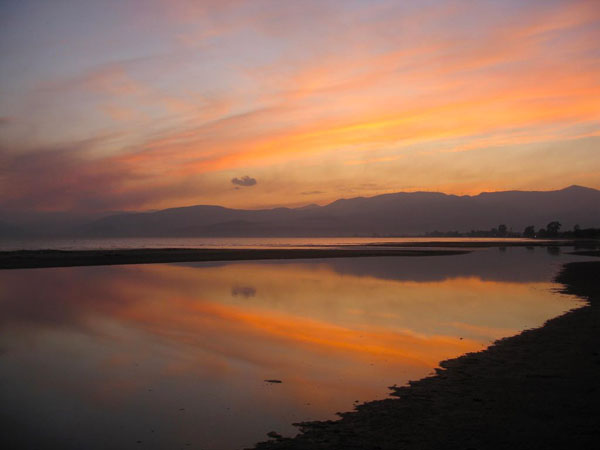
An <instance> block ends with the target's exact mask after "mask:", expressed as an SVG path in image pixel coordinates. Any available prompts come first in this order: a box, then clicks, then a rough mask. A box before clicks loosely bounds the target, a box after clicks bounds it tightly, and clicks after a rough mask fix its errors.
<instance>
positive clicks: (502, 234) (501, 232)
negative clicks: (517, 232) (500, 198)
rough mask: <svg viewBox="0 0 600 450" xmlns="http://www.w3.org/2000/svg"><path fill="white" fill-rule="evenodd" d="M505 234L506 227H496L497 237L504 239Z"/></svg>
mask: <svg viewBox="0 0 600 450" xmlns="http://www.w3.org/2000/svg"><path fill="white" fill-rule="evenodd" d="M506 232H507V228H506V225H504V224H500V225H498V236H500V237H505V236H506Z"/></svg>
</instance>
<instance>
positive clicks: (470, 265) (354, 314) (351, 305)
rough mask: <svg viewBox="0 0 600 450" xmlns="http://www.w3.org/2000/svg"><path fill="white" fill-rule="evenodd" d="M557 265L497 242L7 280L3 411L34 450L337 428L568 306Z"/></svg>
mask: <svg viewBox="0 0 600 450" xmlns="http://www.w3.org/2000/svg"><path fill="white" fill-rule="evenodd" d="M567 258H568V257H566V256H560V257H557V256H555V255H549V254H548V253H547V252H546V251H545V250H543V249H536V250H534V251H530V250H526V249H523V248H509V249H507V250H505V251H503V252H499V251H498V250H497V249H488V250H481V251H477V252H474V253H473V254H470V255H461V256H453V257H425V258H356V259H337V260H312V261H301V262H299V261H286V262H273V261H270V262H238V263H227V264H218V263H217V264H215V263H195V264H180V265H174V264H172V265H170V264H162V265H139V266H135V265H134V266H112V267H83V268H60V269H35V270H13V271H2V272H0V327H1V330H2V334H1V338H0V394H1V398H2V403H1V405H2V406H0V414H1V417H0V419H1V420H2V421H3V423H4V426H5V427H6V429H8V430H10V431H9V433H10V434H9V436H10V437H11V438H12V439H15V440H20V442H21V443H26V445H24V447H29V448H32V447H33V448H44V447H45V446H46V447H52V446H55V447H60V448H65V449H68V448H88V449H96V448H98V449H102V448H129V447H135V448H155V449H162V448H180V447H184V448H202V449H207V450H210V449H230V448H240V447H243V446H244V445H251V444H252V443H253V442H255V441H258V440H263V439H264V438H265V433H267V432H269V431H271V430H276V431H279V432H282V433H283V434H288V435H291V434H293V433H294V429H293V427H291V426H290V424H291V423H292V422H298V421H302V420H311V419H326V418H334V413H335V412H336V411H342V410H349V409H351V408H352V405H353V403H354V402H355V401H356V400H360V401H366V400H371V399H375V398H383V397H384V396H385V395H386V387H387V386H390V385H392V384H402V383H405V382H406V381H408V380H409V379H417V378H420V377H422V376H425V375H427V374H428V373H429V372H431V371H432V369H433V368H434V367H436V366H437V363H438V362H439V361H440V360H442V359H446V358H451V357H454V356H458V355H460V354H462V353H465V352H469V351H476V350H479V349H482V348H484V347H485V346H486V345H488V344H489V342H490V341H492V340H495V339H497V338H500V337H502V336H508V335H512V334H515V333H517V332H518V331H520V330H522V329H525V328H530V327H535V326H539V325H541V324H542V323H543V322H544V321H545V320H546V319H548V318H550V317H553V316H556V315H559V314H560V313H561V312H563V311H565V310H567V309H570V308H572V307H574V306H575V305H577V302H576V301H575V300H573V299H571V298H568V297H564V296H561V295H558V294H556V293H554V292H553V291H552V288H553V285H552V284H551V283H550V282H549V280H550V279H551V277H552V273H553V270H555V268H556V266H555V265H554V264H556V262H557V261H560V262H562V261H564V260H565V259H567ZM266 379H278V380H282V381H283V382H282V383H281V384H269V383H265V382H264V380H266ZM138 441H141V442H138ZM186 444H189V445H186Z"/></svg>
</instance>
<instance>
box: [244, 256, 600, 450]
mask: <svg viewBox="0 0 600 450" xmlns="http://www.w3.org/2000/svg"><path fill="white" fill-rule="evenodd" d="M557 281H558V282H560V283H562V284H563V285H564V289H563V290H564V292H565V293H569V294H574V295H578V296H581V297H583V298H586V299H587V300H588V301H589V304H588V306H585V307H582V308H580V309H577V310H574V311H571V312H569V313H567V314H565V315H563V316H561V317H558V318H556V319H552V320H550V321H548V322H547V323H546V324H545V325H544V326H543V327H542V328H538V329H535V330H527V331H524V332H523V333H521V334H519V335H517V336H514V337H511V338H506V339H502V340H500V341H498V342H496V343H495V344H494V345H493V346H491V347H490V348H488V349H487V350H485V351H482V352H479V353H471V354H467V355H465V356H462V357H460V358H456V359H452V360H448V361H444V362H442V363H441V364H440V365H441V366H442V369H438V370H437V374H436V375H434V376H431V377H428V378H425V379H422V380H419V381H416V382H412V383H410V385H409V386H406V387H393V388H392V391H393V392H392V396H394V397H396V398H390V399H386V400H381V401H373V402H369V403H365V404H362V405H360V406H358V407H357V410H356V411H353V412H349V413H344V414H341V419H340V420H337V421H326V422H308V423H302V424H298V425H299V427H300V431H301V433H300V434H299V435H298V436H297V437H296V438H293V439H283V438H275V439H272V440H271V441H268V442H264V443H261V444H258V445H257V446H256V448H257V449H260V450H266V449H268V450H272V449H277V450H287V449H340V450H342V449H344V450H351V449H361V450H365V449H373V450H375V449H390V450H391V449H394V450H397V449H463V450H464V449H516V448H518V449H588V448H596V447H597V445H598V442H599V441H600V426H599V424H600V262H584V263H570V264H567V265H565V266H564V268H563V270H562V271H561V273H560V274H559V275H558V277H557ZM271 436H275V435H274V434H271Z"/></svg>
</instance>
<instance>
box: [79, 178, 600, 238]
mask: <svg viewBox="0 0 600 450" xmlns="http://www.w3.org/2000/svg"><path fill="white" fill-rule="evenodd" d="M552 220H559V221H560V222H561V223H562V224H563V229H568V228H571V227H572V226H573V225H575V224H579V225H580V226H581V227H584V228H585V227H593V226H598V225H599V224H600V191H598V190H596V189H591V188H585V187H581V186H570V187H568V188H565V189H561V190H557V191H503V192H484V193H481V194H479V195H475V196H469V195H463V196H457V195H447V194H442V193H439V192H399V193H394V194H384V195H378V196H375V197H356V198H350V199H340V200H336V201H334V202H333V203H330V204H328V205H325V206H318V205H310V207H302V208H274V209H262V210H242V209H229V208H224V207H221V206H210V205H199V206H188V207H183V208H170V209H165V210H161V211H154V212H142V213H125V214H116V215H111V216H108V217H104V218H101V219H99V220H95V221H92V222H90V223H87V224H85V225H82V226H79V227H77V228H76V229H75V230H71V232H72V233H76V234H78V235H85V236H103V237H104V236H106V237H108V236H111V237H116V236H122V237H126V236H148V237H152V236H156V237H161V236H162V237H166V236H171V237H178V236H206V237H209V236H240V237H241V236H248V237H261V236H353V235H374V234H379V235H419V234H423V233H426V232H431V231H434V230H457V231H461V232H466V231H469V230H472V229H490V228H491V227H495V226H497V225H498V224H500V223H505V224H507V225H508V226H509V227H511V228H512V229H513V230H515V231H522V230H523V229H524V228H525V227H526V226H527V225H535V226H536V227H542V226H545V225H546V224H547V223H548V222H550V221H552Z"/></svg>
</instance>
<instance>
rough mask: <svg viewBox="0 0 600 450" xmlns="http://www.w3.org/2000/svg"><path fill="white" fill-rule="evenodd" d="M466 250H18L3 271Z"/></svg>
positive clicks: (3, 258) (4, 261)
mask: <svg viewBox="0 0 600 450" xmlns="http://www.w3.org/2000/svg"><path fill="white" fill-rule="evenodd" d="M465 253H468V251H466V250H455V249H452V250H439V249H438V250H432V249H418V250H411V249H405V248H402V249H389V248H380V249H378V248H367V249H364V248H363V249H358V248H344V249H333V248H307V249H187V248H186V249H180V248H160V249H130V250H18V251H5V252H0V269H29V268H40V267H72V266H99V265H115V264H153V263H173V262H197V261H241V260H261V259H307V258H354V257H367V256H445V255H461V254H465Z"/></svg>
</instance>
